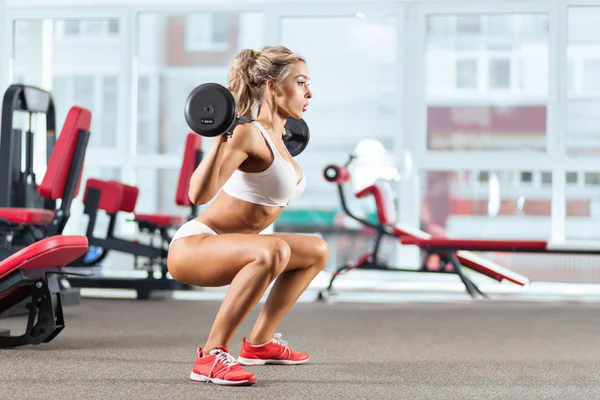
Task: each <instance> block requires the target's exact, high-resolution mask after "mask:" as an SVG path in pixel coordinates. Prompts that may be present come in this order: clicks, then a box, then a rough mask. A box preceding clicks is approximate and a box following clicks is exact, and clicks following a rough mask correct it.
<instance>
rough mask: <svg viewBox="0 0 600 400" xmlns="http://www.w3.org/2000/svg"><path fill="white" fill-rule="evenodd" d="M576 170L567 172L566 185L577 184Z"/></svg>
mask: <svg viewBox="0 0 600 400" xmlns="http://www.w3.org/2000/svg"><path fill="white" fill-rule="evenodd" d="M577 175H578V174H577V172H567V174H566V181H567V184H568V185H576V184H577V180H578V178H577Z"/></svg>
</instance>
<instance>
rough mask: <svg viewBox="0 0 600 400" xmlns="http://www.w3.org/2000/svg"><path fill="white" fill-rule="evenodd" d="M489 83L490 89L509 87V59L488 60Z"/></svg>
mask: <svg viewBox="0 0 600 400" xmlns="http://www.w3.org/2000/svg"><path fill="white" fill-rule="evenodd" d="M489 85H490V88H491V89H508V88H509V87H510V60H506V59H505V60H490V83H489Z"/></svg>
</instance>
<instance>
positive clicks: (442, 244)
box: [400, 236, 547, 251]
mask: <svg viewBox="0 0 600 400" xmlns="http://www.w3.org/2000/svg"><path fill="white" fill-rule="evenodd" d="M400 241H401V242H402V243H403V244H413V245H417V246H422V247H432V248H436V249H449V250H453V249H454V250H458V249H460V250H493V251H513V250H521V251H526V250H527V251H535V250H545V249H546V245H547V243H546V241H544V240H499V239H449V238H430V239H422V238H417V237H414V236H400Z"/></svg>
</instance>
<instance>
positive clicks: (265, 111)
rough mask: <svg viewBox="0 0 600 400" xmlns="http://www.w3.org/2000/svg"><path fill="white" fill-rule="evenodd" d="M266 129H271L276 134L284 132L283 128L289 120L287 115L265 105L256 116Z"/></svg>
mask: <svg viewBox="0 0 600 400" xmlns="http://www.w3.org/2000/svg"><path fill="white" fill-rule="evenodd" d="M256 120H257V121H258V122H260V123H261V125H262V126H264V127H265V129H270V130H272V132H273V133H274V134H276V135H281V134H283V129H284V127H285V123H286V121H287V115H281V114H279V113H276V112H273V111H272V110H271V108H270V107H269V106H265V105H263V106H262V107H261V108H260V111H259V112H258V116H257V118H256Z"/></svg>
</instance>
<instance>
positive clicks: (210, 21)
mask: <svg viewBox="0 0 600 400" xmlns="http://www.w3.org/2000/svg"><path fill="white" fill-rule="evenodd" d="M229 21H230V16H229V15H227V14H218V13H215V14H199V13H194V14H190V15H188V16H187V17H186V20H185V49H186V50H187V51H190V52H193V51H225V50H228V49H229Z"/></svg>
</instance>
